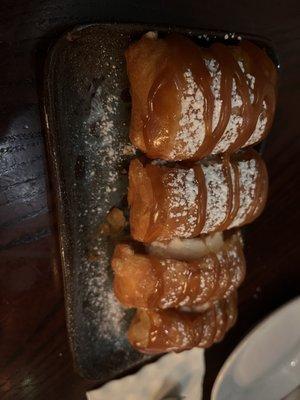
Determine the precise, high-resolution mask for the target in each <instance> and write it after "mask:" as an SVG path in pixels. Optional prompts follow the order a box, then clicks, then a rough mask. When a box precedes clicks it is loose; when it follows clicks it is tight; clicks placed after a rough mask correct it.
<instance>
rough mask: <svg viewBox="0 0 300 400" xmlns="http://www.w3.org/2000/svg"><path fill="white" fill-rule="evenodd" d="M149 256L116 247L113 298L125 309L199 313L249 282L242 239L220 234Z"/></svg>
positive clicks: (155, 249)
mask: <svg viewBox="0 0 300 400" xmlns="http://www.w3.org/2000/svg"><path fill="white" fill-rule="evenodd" d="M186 242H188V243H186ZM148 252H149V253H148V254H147V253H145V254H142V253H141V252H135V251H134V249H133V247H132V246H131V245H128V244H119V245H117V246H116V249H115V252H114V256H113V258H112V268H113V270H114V292H115V295H116V297H117V299H118V300H119V301H120V303H121V304H122V305H123V306H125V307H134V308H148V309H150V308H152V309H166V308H175V307H196V309H198V310H199V309H200V310H201V307H203V306H204V307H207V306H209V305H210V304H212V303H213V302H215V301H216V300H219V299H221V298H223V297H226V296H228V295H229V294H231V293H233V292H234V291H235V290H236V289H237V288H238V287H239V286H240V284H241V283H242V281H243V279H244V276H245V269H246V266H245V259H244V254H243V243H242V239H241V235H240V233H234V234H231V235H230V236H229V237H228V238H226V239H225V240H224V239H223V235H222V234H221V233H217V234H214V235H210V236H208V237H206V238H201V239H200V238H196V239H186V240H182V241H180V242H179V243H178V240H175V241H173V242H171V243H169V244H162V243H153V244H152V245H151V246H149V249H148ZM172 255H175V256H176V257H177V258H176V259H175V258H171V257H172ZM170 256H171V257H170Z"/></svg>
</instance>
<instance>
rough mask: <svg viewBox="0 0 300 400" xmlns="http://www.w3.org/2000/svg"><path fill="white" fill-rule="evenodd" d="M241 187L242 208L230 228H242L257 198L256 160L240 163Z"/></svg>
mask: <svg viewBox="0 0 300 400" xmlns="http://www.w3.org/2000/svg"><path fill="white" fill-rule="evenodd" d="M238 170H239V185H240V191H239V192H240V207H239V209H238V212H237V215H236V216H235V218H234V220H233V222H232V223H231V225H230V226H229V228H232V227H234V226H240V225H242V224H243V222H244V221H245V218H246V217H247V214H248V212H249V210H250V208H251V207H252V205H253V201H254V198H255V188H256V181H257V176H258V170H257V164H256V161H255V160H254V159H251V160H247V161H240V162H239V163H238Z"/></svg>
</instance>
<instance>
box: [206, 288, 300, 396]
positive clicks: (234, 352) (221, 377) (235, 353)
mask: <svg viewBox="0 0 300 400" xmlns="http://www.w3.org/2000/svg"><path fill="white" fill-rule="evenodd" d="M297 302H299V303H300V296H296V297H294V298H293V299H291V300H289V301H288V302H287V303H284V304H283V305H281V306H279V307H278V308H276V310H274V311H272V312H271V313H270V314H269V315H267V316H266V317H265V318H263V319H262V320H261V321H260V322H259V323H258V324H257V325H256V326H255V327H254V328H252V329H251V331H250V332H249V333H248V334H247V335H246V336H245V337H244V338H243V339H242V340H241V341H240V343H239V344H238V345H237V346H236V347H235V348H234V349H233V350H232V352H231V353H230V354H229V356H228V357H227V359H226V361H225V362H224V364H223V365H222V367H221V369H220V371H219V373H218V375H217V378H216V380H215V382H214V385H213V388H212V391H211V400H217V397H216V396H217V395H218V392H219V390H220V387H221V384H222V381H223V380H224V377H225V375H226V373H227V371H228V369H229V367H231V365H232V363H233V362H234V360H235V359H236V357H237V356H238V354H239V353H240V352H241V351H242V350H243V349H244V348H245V347H246V346H247V342H248V341H249V339H250V337H251V336H253V335H254V334H255V333H256V332H257V331H258V330H259V329H261V328H262V326H264V325H265V324H266V323H267V322H268V321H269V320H271V319H273V318H274V317H276V316H278V315H279V314H281V313H284V312H285V310H286V309H288V308H289V307H292V306H293V305H294V304H295V303H297Z"/></svg>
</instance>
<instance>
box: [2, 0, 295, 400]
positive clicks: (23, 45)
mask: <svg viewBox="0 0 300 400" xmlns="http://www.w3.org/2000/svg"><path fill="white" fill-rule="evenodd" d="M0 21H1V22H0V134H1V136H0V398H1V399H4V400H8V399H11V400H20V399H26V400H27V399H43V400H44V399H45V398H47V399H54V400H63V399H64V400H68V399H70V400H71V399H72V400H77V399H84V398H85V396H84V393H85V391H86V390H87V389H90V388H92V387H95V386H97V383H96V382H88V381H85V380H83V379H81V378H80V377H79V376H77V375H76V374H75V373H74V372H73V368H72V360H71V355H70V352H69V347H68V341H67V332H66V328H65V316H64V302H63V290H62V276H61V268H60V264H59V257H58V255H57V243H56V228H55V225H56V224H55V215H54V212H53V193H52V190H51V186H50V183H49V179H48V173H47V161H46V156H45V148H44V134H43V131H42V129H41V122H40V111H41V110H40V95H41V88H42V81H43V69H42V68H43V63H44V60H45V56H46V54H47V49H48V48H49V46H51V44H53V43H54V42H55V40H56V39H57V37H59V36H60V35H61V33H63V32H65V31H66V30H67V29H68V28H70V27H73V26H74V25H76V24H81V23H87V22H102V21H103V22H115V21H117V22H118V21H120V22H121V21H122V22H127V21H132V22H149V23H156V24H170V25H173V24H174V25H175V24H176V25H182V26H191V27H197V28H207V29H222V30H228V31H231V32H248V33H252V34H259V35H263V36H266V37H268V38H270V39H272V40H273V43H274V45H275V48H276V49H277V52H278V55H279V58H280V60H281V76H280V84H279V97H278V107H277V113H276V118H275V122H274V127H273V129H272V132H271V134H270V136H269V139H268V141H267V146H266V150H265V153H264V158H265V160H266V163H267V166H268V169H269V175H270V194H269V201H268V205H267V208H266V210H265V212H264V214H263V215H262V216H261V217H260V218H259V219H258V220H257V221H256V222H255V223H253V224H252V225H251V226H250V227H248V228H247V245H246V256H247V261H248V273H247V279H246V281H245V283H244V284H243V286H242V288H241V290H240V317H239V320H238V323H237V324H236V326H235V328H234V329H233V330H232V331H231V333H230V334H229V335H228V336H227V338H226V339H225V340H224V341H223V342H222V343H221V344H219V345H216V346H215V347H213V348H212V349H211V350H209V351H207V353H206V359H207V373H206V377H205V383H204V391H205V394H206V396H205V397H206V398H207V399H208V398H209V392H210V388H211V385H212V384H213V381H214V379H215V377H216V374H217V373H218V370H219V369H220V367H221V365H222V363H223V362H224V360H225V358H226V356H227V355H228V354H229V353H230V351H231V350H232V349H233V348H234V347H235V345H236V344H237V343H238V342H239V341H240V339H241V338H242V337H243V336H244V335H245V334H246V333H247V332H248V331H249V329H251V327H253V326H254V325H255V324H256V323H257V322H258V321H259V320H260V319H261V318H262V317H264V316H265V315H267V314H268V313H269V312H270V311H272V310H273V309H275V308H276V307H278V306H279V305H281V304H283V303H284V302H286V301H287V300H289V299H291V298H293V297H295V296H296V295H299V293H300V283H299V282H300V266H299V259H300V248H299V240H300V235H299V233H298V230H299V222H300V218H299V209H300V179H299V173H300V160H299V159H300V139H299V121H300V115H299V114H300V106H299V105H300V3H299V1H270V0H268V1H263V0H261V1H228V2H226V1H210V2H202V1H187V0H186V1H177V0H173V1H171V0H169V1H153V0H152V1H113V0H106V1H104V0H102V1H101V0H98V1H88V0H87V1H83V0H77V1H76V0H73V1H72V0H65V1H63V0H60V1H58V0H52V1H51V0H44V1H42V0H40V1H35V0H26V1H25V0H19V1H14V0H1V3H0Z"/></svg>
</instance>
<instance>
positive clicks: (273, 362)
mask: <svg viewBox="0 0 300 400" xmlns="http://www.w3.org/2000/svg"><path fill="white" fill-rule="evenodd" d="M298 385H300V297H297V298H296V299H294V300H292V301H291V302H289V303H287V304H286V305H284V306H282V307H281V308H279V309H278V310H276V311H275V312H273V313H272V314H271V315H270V316H269V317H267V318H266V319H265V320H264V321H262V322H261V323H260V324H258V325H257V327H255V328H254V329H253V330H252V331H251V332H250V333H249V335H247V336H246V337H245V339H243V340H242V342H241V343H240V344H239V345H238V346H237V347H236V349H235V350H234V351H233V352H232V353H231V355H230V356H229V357H228V359H227V361H226V362H225V364H224V365H223V367H222V368H221V370H220V372H219V374H218V376H217V379H216V381H215V383H214V386H213V390H212V396H211V400H280V399H282V398H283V397H284V396H286V395H287V394H288V393H290V392H291V391H292V390H294V389H295V388H296V387H297V386H298Z"/></svg>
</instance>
